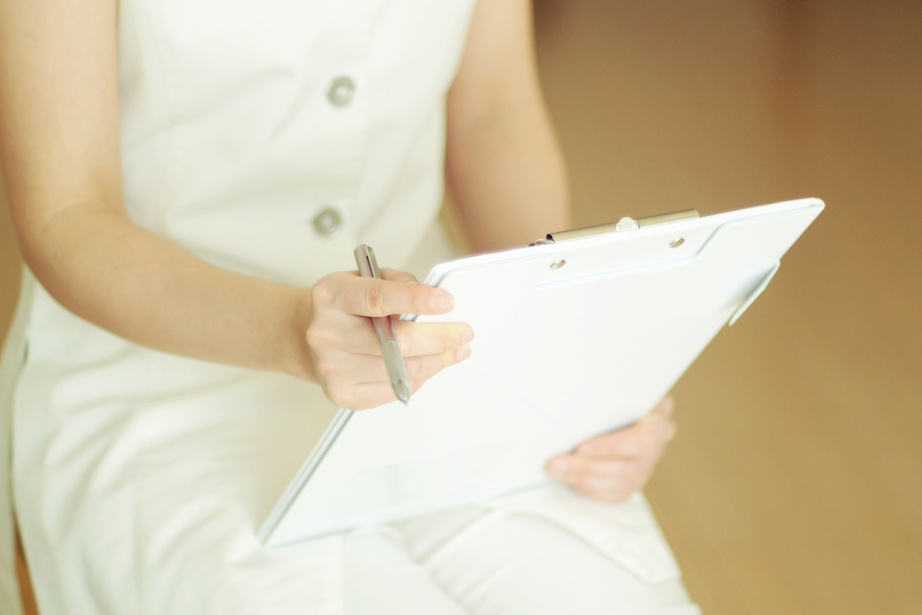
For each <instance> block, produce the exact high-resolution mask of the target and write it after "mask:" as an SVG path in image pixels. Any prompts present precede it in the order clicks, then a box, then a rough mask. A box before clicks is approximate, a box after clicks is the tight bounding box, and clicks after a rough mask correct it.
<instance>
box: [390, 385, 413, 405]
mask: <svg viewBox="0 0 922 615" xmlns="http://www.w3.org/2000/svg"><path fill="white" fill-rule="evenodd" d="M394 393H395V394H396V395H397V399H399V400H400V401H402V402H403V405H404V406H406V405H407V404H408V403H410V384H409V383H408V382H407V381H406V380H404V379H403V378H401V379H400V380H398V381H397V382H395V383H394Z"/></svg>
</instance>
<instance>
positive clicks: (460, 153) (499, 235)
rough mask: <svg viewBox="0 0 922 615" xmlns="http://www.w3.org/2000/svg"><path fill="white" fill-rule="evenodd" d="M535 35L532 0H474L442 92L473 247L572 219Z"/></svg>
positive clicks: (510, 242) (451, 171) (538, 233)
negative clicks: (451, 77) (460, 52)
mask: <svg viewBox="0 0 922 615" xmlns="http://www.w3.org/2000/svg"><path fill="white" fill-rule="evenodd" d="M533 39H534V35H533V27H532V14H531V2H530V1H528V0H499V1H497V0H481V1H480V2H478V4H477V8H476V9H475V12H474V16H473V19H472V22H471V28H470V32H469V33H468V40H467V46H466V49H465V52H464V56H463V59H462V61H461V66H460V68H459V71H458V75H457V77H456V79H455V82H454V84H453V85H452V87H451V90H450V91H449V94H448V140H447V152H446V173H447V179H448V185H449V188H450V190H451V191H452V194H453V196H454V199H455V201H456V203H457V207H458V213H459V218H460V220H461V223H462V225H463V226H464V230H465V232H466V234H467V236H468V238H469V241H470V243H471V247H472V248H474V249H475V250H478V251H482V250H493V249H497V248H503V247H510V246H514V245H523V244H528V243H530V242H532V241H534V240H535V239H538V238H539V237H544V235H545V234H547V233H550V232H553V231H559V230H563V229H566V228H569V225H570V221H569V200H568V195H567V178H566V171H565V168H564V163H563V156H562V155H561V153H560V147H559V146H558V144H557V139H556V137H555V135H554V131H553V128H552V125H551V121H550V117H549V115H548V112H547V108H546V107H545V104H544V97H543V96H542V94H541V88H540V84H539V81H538V73H537V66H536V64H535V50H534V42H533Z"/></svg>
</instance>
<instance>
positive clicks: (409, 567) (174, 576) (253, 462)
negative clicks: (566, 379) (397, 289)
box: [0, 0, 696, 615]
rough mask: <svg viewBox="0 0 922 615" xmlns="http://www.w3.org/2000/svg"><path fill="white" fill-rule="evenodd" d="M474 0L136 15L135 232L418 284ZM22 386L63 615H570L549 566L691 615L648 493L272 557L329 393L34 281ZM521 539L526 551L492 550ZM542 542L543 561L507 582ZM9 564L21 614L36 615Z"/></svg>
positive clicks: (15, 400) (36, 487)
mask: <svg viewBox="0 0 922 615" xmlns="http://www.w3.org/2000/svg"><path fill="white" fill-rule="evenodd" d="M471 5H472V0H441V1H439V2H420V1H413V0H393V1H385V0H381V1H371V0H277V1H272V2H266V1H264V0H221V1H218V0H123V1H122V2H120V3H119V53H120V56H119V58H120V63H119V70H120V82H121V97H122V98H121V105H122V142H123V149H124V158H123V173H124V184H125V201H126V204H127V207H128V210H129V213H130V215H131V217H132V219H133V220H134V221H135V222H137V223H138V224H139V225H141V226H144V227H146V228H149V229H151V230H153V231H154V232H157V233H159V234H161V235H163V236H165V237H167V238H169V239H171V240H173V241H175V242H176V243H178V244H180V245H182V246H184V247H185V248H187V249H188V250H190V251H192V252H193V253H195V254H197V255H199V256H200V257H201V258H203V259H205V260H208V261H210V262H212V263H215V264H217V265H220V266H222V267H227V268H230V269H234V270H237V271H242V272H246V273H249V274H254V275H259V276H262V277H266V278H270V279H274V280H280V281H284V282H288V283H293V284H301V285H310V284H312V283H313V282H314V281H315V280H316V279H318V278H319V277H321V276H323V275H325V274H326V273H329V272H331V271H336V270H351V269H353V268H354V263H353V261H352V249H353V248H354V246H355V245H356V244H358V243H360V242H367V243H369V244H371V245H374V246H375V249H376V252H377V253H378V255H379V259H380V260H382V261H385V262H386V263H387V264H389V265H392V266H401V265H404V266H405V265H406V264H407V263H408V261H409V260H411V256H412V254H413V253H414V252H417V251H419V250H418V247H419V245H420V244H421V242H423V240H424V238H425V237H426V236H427V233H428V232H429V230H430V229H431V227H432V226H433V223H434V220H435V218H436V214H437V211H438V208H439V206H440V204H441V198H442V169H443V162H444V161H443V155H444V99H445V95H446V91H447V88H448V87H449V85H450V83H451V80H452V78H453V76H454V73H455V71H456V69H457V65H458V62H459V60H460V56H461V51H462V48H463V44H464V40H465V34H466V29H467V25H468V22H469V19H470V13H471V9H472V6H471ZM395 229H399V230H400V232H399V233H397V232H394V230H395ZM436 243H437V242H436ZM422 251H423V252H426V251H427V250H426V249H423V250H422ZM2 377H3V379H2V381H0V383H2V384H3V389H2V391H3V395H2V403H3V406H4V407H3V412H2V416H4V417H9V416H11V417H12V422H11V428H12V438H11V441H12V456H11V459H12V471H11V474H12V495H13V501H15V509H16V514H17V516H18V519H19V525H20V529H21V534H22V538H23V542H24V545H25V549H26V554H27V557H28V560H29V565H30V569H31V573H32V579H33V583H34V586H35V591H36V595H37V598H38V602H39V608H40V609H41V610H42V612H43V613H44V615H60V614H70V613H74V614H80V615H94V614H99V615H103V614H106V615H109V614H113V615H114V614H154V613H157V614H159V613H164V614H165V613H170V614H179V615H184V614H186V613H188V614H190V615H191V614H196V615H198V614H205V613H216V614H217V613H220V614H222V615H228V614H238V613H240V614H242V613H260V614H263V613H273V614H281V615H287V614H288V613H331V614H334V613H366V612H367V613H389V612H400V613H408V612H417V611H418V612H421V613H430V614H435V615H438V614H440V613H473V612H504V613H505V612H524V613H537V612H543V611H541V609H544V608H547V609H552V608H559V607H556V606H554V605H555V604H556V603H555V602H554V601H553V600H552V599H551V598H548V597H545V596H542V594H541V592H537V591H535V588H534V587H533V586H534V585H536V584H537V585H538V586H542V585H548V584H547V583H545V582H543V581H541V580H540V579H539V578H536V576H535V575H537V574H540V570H538V569H534V570H533V569H532V568H529V566H532V567H534V566H537V565H539V564H540V566H541V567H543V568H547V566H548V565H550V564H547V563H546V562H552V563H555V562H558V563H559V562H563V563H564V564H565V567H566V568H567V569H569V570H571V572H572V571H576V573H578V574H577V576H578V577H579V578H578V579H575V580H574V579H571V580H569V581H567V582H566V583H564V584H563V586H561V587H560V588H559V589H557V590H554V591H555V592H556V595H557V596H559V598H560V600H566V602H564V603H562V604H569V605H571V606H572V605H577V604H579V603H578V602H573V598H572V594H573V592H574V591H575V590H574V588H577V587H579V583H581V582H583V581H584V580H585V579H584V577H586V576H587V574H588V577H592V575H594V574H598V575H601V576H600V577H599V579H597V580H595V581H592V583H596V584H597V585H598V586H600V587H602V586H608V587H609V590H611V591H613V592H614V593H613V594H612V596H613V597H611V598H606V600H621V604H622V605H623V606H624V607H625V608H626V609H627V608H641V609H642V611H639V612H654V609H659V610H662V612H674V613H680V612H682V613H684V612H696V611H695V608H694V607H693V606H692V605H690V603H689V602H688V599H687V596H686V595H685V593H684V590H683V589H682V586H681V583H680V581H679V578H678V570H677V568H676V566H675V563H674V561H673V559H672V556H671V554H670V552H669V550H668V547H667V546H666V545H665V543H664V541H663V539H662V537H661V535H660V533H659V530H658V528H657V526H656V524H655V522H654V521H653V518H652V516H651V515H650V513H649V510H648V509H647V507H646V505H645V503H644V501H643V499H642V497H640V496H637V497H635V498H634V499H632V500H631V501H629V502H628V503H626V504H625V505H622V506H611V505H604V504H599V503H596V502H590V501H588V500H586V499H584V498H581V497H579V496H577V495H574V494H572V493H571V492H570V491H568V490H566V489H564V488H561V487H553V486H551V487H546V488H543V489H538V490H535V491H534V492H532V493H528V494H525V495H522V496H518V497H516V498H506V499H501V500H496V501H495V502H489V503H482V504H479V505H477V506H473V505H472V506H470V507H465V508H463V509H459V510H456V511H449V512H447V513H440V514H438V515H431V516H428V517H425V518H421V519H416V520H408V521H405V522H400V523H395V524H389V525H388V526H382V527H377V528H365V529H363V530H358V531H356V532H351V533H347V534H339V535H335V536H329V537H325V538H320V539H317V540H312V541H308V542H304V543H301V544H297V545H294V546H291V547H286V548H283V549H275V550H267V549H265V548H263V547H262V546H261V545H260V544H259V543H258V541H256V539H255V531H256V529H257V527H258V526H259V524H260V522H261V521H262V520H263V518H264V517H265V515H266V514H267V513H268V511H269V509H270V508H271V507H272V505H273V503H274V502H275V500H276V499H277V498H278V496H279V495H280V494H281V492H282V490H283V489H284V487H285V485H286V483H287V482H288V480H289V479H290V478H291V477H292V476H293V475H294V473H295V471H296V470H297V467H298V466H299V465H300V463H301V462H302V461H303V459H304V458H305V456H306V454H307V453H308V450H309V448H310V444H311V443H312V442H313V441H314V440H315V439H316V438H315V434H317V433H319V431H320V430H322V429H323V428H324V425H325V423H326V420H327V419H328V418H329V417H330V416H332V413H333V412H334V411H335V408H333V407H331V405H330V404H329V402H328V401H327V400H326V399H325V398H324V397H323V395H322V393H321V392H320V390H319V388H318V387H316V386H314V385H312V384H308V383H304V382H299V381H296V380H295V379H292V378H289V377H286V376H282V375H278V374H269V373H261V372H252V371H248V370H243V369H238V368H233V367H227V366H221V365H213V364H209V363H205V362H201V361H196V360H192V359H186V358H181V357H176V356H172V355H168V354H164V353H160V352H156V351H153V350H149V349H146V348H142V347H139V346H136V345H134V344H132V343H129V342H127V341H125V340H123V339H121V338H119V337H116V336H114V335H112V334H110V333H108V332H106V331H103V330H101V329H99V328H98V327H95V326H94V325H91V324H89V323H87V322H85V321H83V320H81V319H79V318H77V317H75V316H73V315H72V314H70V313H69V312H67V311H66V310H65V309H64V308H62V307H61V306H60V305H58V304H57V303H56V302H55V301H54V300H53V299H52V298H51V297H50V296H49V295H48V294H47V293H46V292H45V291H44V290H43V289H42V287H41V286H40V285H39V284H37V283H35V282H34V280H33V279H32V276H31V275H30V274H29V273H28V272H26V274H25V276H24V282H23V291H22V297H21V300H20V307H19V310H18V313H17V316H16V320H15V323H14V326H13V330H12V332H11V335H10V337H9V340H8V343H7V346H6V349H5V353H4V363H3V370H2ZM7 426H8V423H7V422H6V420H4V422H3V427H0V438H2V439H3V440H2V441H3V443H4V445H5V444H6V442H8V441H10V438H7V437H5V436H6V434H4V433H3V431H2V430H5V429H6V428H7ZM2 458H3V459H4V462H5V461H6V455H3V456H2ZM4 469H5V468H3V467H0V470H4ZM6 475H7V473H6V472H4V476H6ZM4 491H5V490H4ZM5 496H6V493H5V492H4V494H3V497H5ZM0 511H2V513H0V514H2V515H4V516H2V517H0V522H2V523H3V526H4V527H2V528H0V530H2V531H3V541H4V542H0V546H3V545H4V544H6V542H5V541H7V540H8V539H9V536H10V532H9V531H8V530H9V529H10V523H9V522H10V517H9V515H8V512H9V507H8V506H2V507H0ZM536 519H543V521H540V522H539V521H536ZM536 523H538V525H541V527H543V529H540V528H537V527H535V524H536ZM542 524H543V525H542ZM500 540H513V541H516V540H517V541H518V542H511V543H510V544H509V545H508V546H507V548H506V549H505V550H500V551H497V550H496V548H495V546H496V545H497V544H498V541H500ZM535 544H539V545H543V552H542V553H530V554H529V555H528V557H527V558H525V559H527V560H528V561H523V562H519V566H518V567H517V568H516V567H515V566H512V565H510V561H509V555H514V556H515V557H518V558H519V559H522V556H523V554H525V553H528V552H529V549H531V547H529V546H527V545H535ZM570 551H573V553H572V554H571V555H566V553H570ZM577 552H578V553H579V554H577ZM503 553H506V555H503ZM497 554H498V555H497ZM6 555H7V553H6V552H5V553H4V554H3V560H2V562H0V575H2V585H0V610H3V612H4V613H6V612H10V613H15V612H16V610H18V606H17V605H16V604H14V600H13V592H14V590H15V588H14V586H13V585H11V584H10V580H11V578H12V577H11V575H10V574H6V573H7V572H9V571H11V563H10V561H9V560H8V558H7V557H6ZM491 558H494V559H495V558H498V559H496V561H494V563H493V564H490V563H489V561H491ZM560 558H564V559H563V560H561V559H560ZM581 558H582V559H581ZM600 562H604V563H600ZM491 566H492V567H491ZM513 569H514V570H516V571H517V572H516V573H515V574H510V575H509V576H508V577H504V576H503V575H504V574H507V572H508V571H509V570H513ZM583 569H587V570H588V569H591V570H592V571H594V572H592V573H591V574H589V573H586V574H584V573H583ZM474 571H477V572H478V573H479V574H481V575H483V577H482V578H479V579H473V580H472V578H471V576H470V575H471V574H472V573H473V572H474ZM504 571H506V572H504ZM497 575H499V576H497ZM561 578H562V577H561ZM497 579H504V580H502V581H498V580H497ZM618 579H620V580H618ZM586 582H589V581H586ZM497 585H499V586H500V587H501V588H503V589H497ZM593 587H594V586H593ZM491 588H492V589H491ZM507 590H508V591H507ZM609 590H606V591H609ZM593 592H594V594H593V595H592V596H590V599H591V601H592V602H594V603H599V604H603V605H608V606H603V607H601V608H602V610H598V611H594V610H592V608H591V607H590V606H583V607H579V608H577V609H575V611H573V612H577V611H578V612H586V613H589V612H621V611H620V607H619V608H612V610H608V608H609V607H611V605H612V603H611V602H604V601H603V602H600V600H602V595H601V594H600V593H599V592H597V591H595V590H594V589H592V587H590V586H587V589H586V590H585V591H584V592H583V593H585V594H591V593H593ZM528 596H532V598H531V599H537V600H538V602H536V603H535V604H534V605H532V606H524V605H526V604H527V601H528V599H529V598H528ZM632 596H633V597H632ZM2 600H6V603H5V604H4V603H3V602H2ZM632 601H633V602H632ZM631 605H634V606H631ZM637 605H640V606H637ZM548 612H554V611H548ZM557 612H562V611H557ZM624 612H633V611H628V610H625V611H624ZM656 612H659V611H656Z"/></svg>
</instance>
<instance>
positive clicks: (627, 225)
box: [531, 209, 699, 246]
mask: <svg viewBox="0 0 922 615" xmlns="http://www.w3.org/2000/svg"><path fill="white" fill-rule="evenodd" d="M698 217H699V216H698V212H697V211H696V210H694V209H686V210H683V211H676V212H673V213H668V214H660V215H658V216H648V217H646V218H637V219H636V220H635V219H634V218H629V217H627V216H625V217H624V218H621V219H620V220H619V221H618V222H615V223H614V224H600V225H598V226H586V227H583V228H577V229H572V230H569V231H560V232H557V233H548V234H547V236H546V237H545V238H544V239H539V240H538V241H536V242H535V243H533V244H531V245H533V246H535V245H542V244H547V243H561V242H563V241H571V240H573V239H580V238H582V237H590V236H592V235H604V234H605V233H623V232H626V231H633V230H637V229H640V228H646V227H648V226H659V225H661V224H669V223H670V222H680V221H682V220H692V219H694V218H698Z"/></svg>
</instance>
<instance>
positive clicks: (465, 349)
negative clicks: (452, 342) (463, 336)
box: [455, 345, 471, 363]
mask: <svg viewBox="0 0 922 615" xmlns="http://www.w3.org/2000/svg"><path fill="white" fill-rule="evenodd" d="M469 356H471V347H470V346H467V345H464V346H461V348H458V352H457V353H456V354H455V361H457V362H458V363H460V362H461V361H463V360H464V359H466V358H468V357H469Z"/></svg>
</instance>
